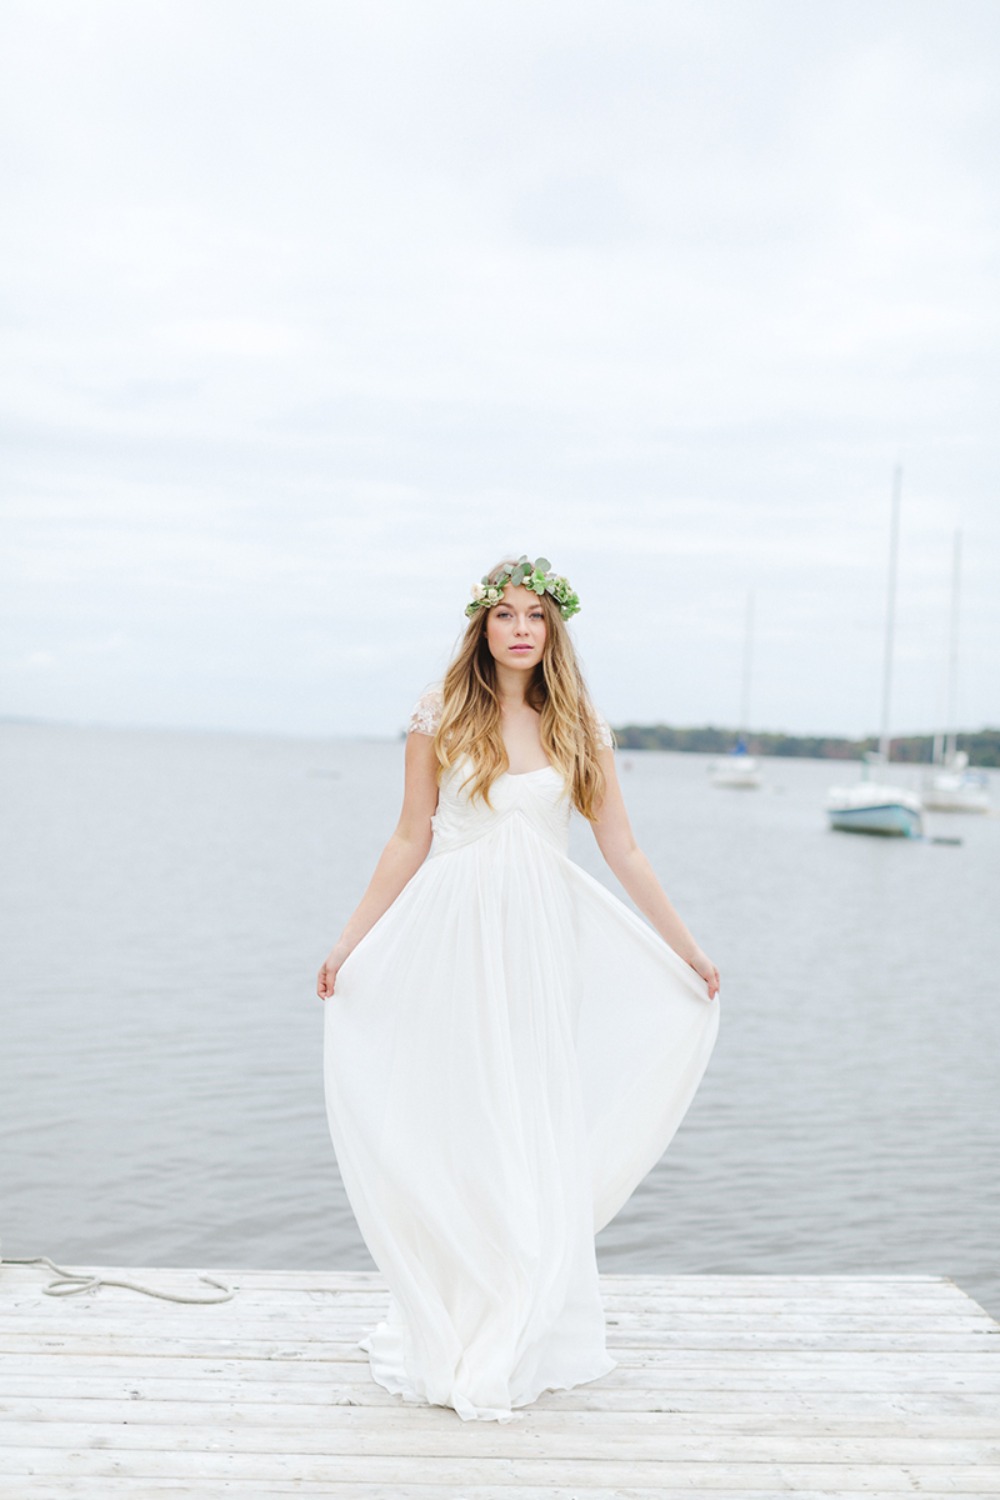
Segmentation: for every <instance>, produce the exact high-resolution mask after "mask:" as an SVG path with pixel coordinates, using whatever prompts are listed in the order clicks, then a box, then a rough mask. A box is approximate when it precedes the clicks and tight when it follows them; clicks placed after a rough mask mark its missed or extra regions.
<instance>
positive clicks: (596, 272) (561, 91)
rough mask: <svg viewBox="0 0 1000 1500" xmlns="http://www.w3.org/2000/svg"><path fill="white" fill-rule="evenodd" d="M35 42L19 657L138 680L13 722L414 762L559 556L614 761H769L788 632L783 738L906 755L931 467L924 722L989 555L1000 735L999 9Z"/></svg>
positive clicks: (12, 105) (18, 547)
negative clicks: (645, 727)
mask: <svg viewBox="0 0 1000 1500" xmlns="http://www.w3.org/2000/svg"><path fill="white" fill-rule="evenodd" d="M5 26H6V38H5V46H4V48H3V57H2V60H0V99H2V101H3V102H2V105H0V109H2V117H3V130H4V135H5V141H6V145H5V149H4V152H3V160H4V162H5V168H4V170H5V173H6V180H5V182H4V184H3V187H4V195H5V203H6V205H7V222H8V228H7V232H6V234H5V239H4V245H3V248H2V251H0V256H2V259H0V271H2V274H3V277H4V284H5V286H6V287H7V288H8V289H9V297H8V301H7V303H6V305H5V308H4V309H3V310H0V333H2V336H3V350H4V352H3V355H2V357H0V414H2V419H3V422H4V429H5V444H4V452H5V455H6V456H5V460H4V462H5V470H6V473H5V486H4V488H5V494H6V495H7V496H8V510H7V520H6V522H5V530H6V537H7V541H8V562H7V564H6V567H7V570H8V575H9V583H8V585H7V587H6V590H5V601H6V602H5V603H4V604H3V605H2V609H3V625H4V628H5V631H6V634H7V639H8V642H9V652H10V655H9V656H8V657H7V658H6V660H7V661H8V662H9V663H14V662H22V663H23V662H25V661H27V660H29V659H30V658H31V657H32V655H38V656H39V657H40V658H44V657H45V656H47V655H48V656H51V658H52V659H53V661H56V662H64V661H66V660H68V659H69V658H68V657H67V654H66V652H67V645H68V643H71V642H73V641H78V640H85V639H86V640H101V639H107V638H108V632H109V631H112V630H114V629H119V628H120V629H121V630H122V632H123V634H124V635H125V636H126V637H127V640H128V642H129V650H128V651H122V652H121V653H119V655H118V656H117V657H116V655H115V653H107V654H106V655H105V657H104V658H101V659H100V660H99V659H98V657H97V656H96V655H92V656H91V657H90V658H89V659H87V660H86V661H84V659H83V658H82V657H77V658H75V665H74V669H73V671H71V672H69V671H68V672H66V673H65V674H64V675H62V676H61V675H60V674H59V673H58V672H55V671H47V672H46V673H38V674H36V678H35V681H34V686H32V687H29V686H28V681H29V674H25V673H24V672H23V671H17V670H15V668H14V667H13V665H11V666H9V667H8V668H6V669H4V675H3V676H0V683H3V684H4V685H5V687H6V691H7V697H8V701H9V703H10V705H11V710H12V711H16V712H31V713H38V714H42V715H51V716H59V715H77V716H84V717H93V718H101V717H104V716H111V717H123V718H124V719H125V720H128V719H129V717H130V716H131V717H133V718H135V717H138V718H139V719H142V720H145V721H150V722H171V723H192V722H200V721H202V718H203V716H204V715H208V716H209V718H208V720H207V721H206V722H208V721H210V722H212V723H220V724H224V725H232V726H244V727H268V726H270V725H272V724H278V723H280V724H281V725H283V726H285V727H289V728H294V729H298V730H301V731H304V732H309V731H315V732H319V731H321V730H323V729H324V728H337V729H342V730H344V732H347V731H356V732H364V731H369V730H378V731H382V732H392V731H393V730H394V728H395V727H396V726H397V725H398V723H399V722H401V718H402V716H403V714H404V708H405V706H406V705H408V703H409V701H410V699H411V697H412V696H414V693H413V688H414V686H416V688H417V689H419V688H420V687H421V686H422V685H423V684H424V682H425V681H426V680H427V679H428V678H430V677H431V676H432V675H433V673H434V672H435V671H436V670H438V668H439V666H440V664H441V663H442V661H443V660H444V659H445V658H446V656H447V652H448V650H449V649H450V647H451V645H452V643H453V641H454V639H455V637H456V635H457V634H458V632H459V631H460V629H461V627H462V613H461V611H462V608H463V607H464V602H465V599H466V597H467V593H468V586H469V584H470V583H471V582H472V580H473V579H474V578H476V577H478V576H480V575H481V573H482V572H483V571H484V569H485V568H486V567H487V566H489V565H490V563H491V562H492V561H494V560H495V559H496V557H497V556H498V555H499V554H500V553H501V552H502V551H503V550H504V549H505V548H506V547H514V548H516V549H517V550H518V551H520V550H526V551H529V552H537V551H544V552H545V553H546V555H547V556H550V557H552V559H553V561H554V562H555V564H556V566H557V567H558V568H559V570H560V571H563V572H566V573H567V574H568V575H569V576H570V577H571V578H572V579H573V581H574V584H575V585H576V587H577V588H578V590H579V592H580V593H581V597H582V598H583V600H584V611H583V613H582V614H581V615H580V617H579V618H578V620H577V621H575V622H574V626H575V633H576V635H577V638H578V640H579V642H580V648H581V651H582V652H583V654H584V656H585V659H586V662H587V666H588V670H589V671H590V673H591V675H592V677H593V679H594V687H595V692H596V694H597V696H598V697H599V698H600V699H601V700H602V701H603V703H604V706H605V708H606V710H607V711H608V712H609V714H610V715H611V716H612V717H619V718H621V717H629V718H643V717H650V718H653V717H656V718H665V719H670V720H673V721H678V722H692V721H694V720H699V719H713V718H714V719H720V718H725V717H727V716H729V717H731V712H732V700H733V692H732V682H733V680H734V674H738V670H739V668H738V663H739V660H740V653H741V633H742V620H743V614H744V608H745V599H746V593H747V590H748V589H749V588H751V587H753V588H754V590H755V594H756V598H757V618H758V642H757V650H756V653H755V685H754V710H755V715H760V716H761V719H760V721H761V722H766V723H768V724H770V725H772V726H773V727H788V728H795V729H803V730H808V729H817V730H844V731H847V732H860V731H863V730H866V729H868V728H870V727H871V726H872V724H873V721H874V719H875V716H876V714H877V708H878V675H879V670H880V665H879V664H880V651H881V624H880V621H881V612H882V605H883V599H884V572H885V553H886V548H887V536H888V500H889V486H890V479H891V471H892V466H893V464H894V463H895V462H896V461H897V459H898V458H900V457H901V458H902V460H903V463H904V469H905V475H904V520H903V552H902V567H901V582H900V600H899V604H900V621H899V631H898V643H899V660H900V671H899V687H898V703H899V707H898V712H899V715H900V723H901V725H906V726H909V727H924V726H926V725H928V724H929V723H930V722H931V720H932V718H933V716H934V714H935V712H936V711H937V710H936V708H935V706H934V704H933V703H932V701H931V700H932V697H933V696H934V695H936V693H937V687H936V684H937V681H938V679H939V675H940V674H939V669H938V663H939V658H940V655H941V652H942V651H943V649H944V648H943V640H944V632H945V628H946V626H945V622H946V617H947V591H948V571H949V562H948V559H949V557H950V545H951V534H952V531H953V529H954V528H955V527H956V526H959V525H961V526H962V527H963V528H964V531H965V535H966V543H967V547H966V555H967V565H966V569H965V578H964V588H963V621H964V622H965V624H964V627H963V658H962V681H963V694H962V703H963V712H964V714H965V715H966V717H967V718H968V720H969V721H970V722H981V721H985V720H990V719H992V720H993V721H994V722H997V721H1000V698H998V693H1000V688H998V686H997V684H998V683H1000V670H998V666H1000V663H998V662H997V648H996V645H995V642H996V641H997V640H998V639H1000V632H998V628H997V627H998V626H1000V620H998V606H997V604H996V602H995V601H996V599H997V589H996V575H997V563H998V558H1000V522H998V520H997V518H996V507H995V482H996V472H997V456H998V455H997V442H996V438H995V435H994V430H995V411H996V406H997V347H998V341H997V299H996V295H995V290H994V285H993V275H994V272H993V266H994V265H995V262H996V253H997V228H998V223H997V221H998V210H997V204H998V202H1000V182H998V176H1000V169H998V167H997V162H996V154H995V153H994V152H992V151H990V150H989V149H987V144H986V143H987V142H989V141H990V140H991V139H993V138H995V134H996V126H997V114H998V110H1000V101H998V96H997V93H996V89H995V74H994V67H993V63H992V57H993V56H994V53H995V47H996V43H997V40H998V32H1000V17H998V15H997V12H996V9H995V7H993V6H992V5H990V4H979V3H975V0H972V3H967V4H965V5H963V7H962V8H961V9H956V8H954V7H950V6H947V5H944V4H936V3H928V4H919V5H915V4H912V3H910V0H905V3H904V0H899V3H883V4H881V5H879V6H877V7H872V6H870V5H868V4H861V3H854V0H844V3H842V4H840V5H838V6H837V7H836V8H824V7H819V6H802V5H799V4H797V3H792V0H754V3H752V4H746V3H735V0H709V3H704V0H698V3H693V0H692V3H675V4H672V5H670V6H669V7H658V6H649V5H646V4H642V3H639V0H627V3H625V4H623V5H621V6H617V7H614V8H613V9H612V8H611V7H608V6H606V5H598V4H596V3H589V0H585V3H583V4H579V5H575V6H573V7H572V8H570V7H568V6H564V5H561V4H554V5H551V6H545V7H537V6H532V5H528V4H527V3H525V0H511V3H505V4H504V5H502V6H501V5H499V4H494V3H486V4H483V5H478V6H465V5H460V4H457V3H444V0H440V3H435V0H430V3H428V4H426V5H421V6H420V7H414V6H411V5H409V4H403V3H395V4H388V3H382V0H376V3H374V4H372V3H365V4H361V3H346V4H342V5H338V6H337V7H335V8H331V7H328V6H326V5H323V4H318V3H316V4H310V3H302V0H290V3H289V4H287V5H285V6H282V7H280V8H279V7H260V6H247V5H244V4H238V5H237V4H235V3H224V0H209V3H198V4H194V3H190V0H178V3H176V4H172V5H171V6H169V7H135V6H132V5H129V4H124V3H117V0H95V3H94V4H92V5H89V6H87V7H85V8H67V7H65V6H62V5H57V4H54V3H53V4H50V3H47V0H37V3H32V4H30V5H29V4H21V5H13V6H10V7H8V11H7V19H6V23H5ZM206 642H210V644H211V649H205V646H206ZM665 661H667V662H669V670H668V671H666V670H664V669H662V668H661V663H663V662H665ZM320 679H321V680H322V682H323V687H324V691H323V692H322V693H319V692H315V691H312V690H311V689H312V687H313V686H314V684H315V681H317V680H320ZM931 681H933V683H934V684H935V687H934V694H932V693H931V691H930V688H929V687H928V684H929V682H931ZM331 704H336V709H335V710H334V709H332V708H331ZM401 704H402V705H403V708H401V707H400V705H401Z"/></svg>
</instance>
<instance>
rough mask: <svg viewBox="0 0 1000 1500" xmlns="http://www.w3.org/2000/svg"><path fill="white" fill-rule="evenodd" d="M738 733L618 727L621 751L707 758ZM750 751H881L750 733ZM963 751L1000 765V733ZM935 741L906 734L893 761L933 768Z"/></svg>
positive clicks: (976, 762) (971, 741) (967, 743)
mask: <svg viewBox="0 0 1000 1500" xmlns="http://www.w3.org/2000/svg"><path fill="white" fill-rule="evenodd" d="M737 737H738V736H737V733H736V731H735V730H733V729H716V728H715V727H714V726H713V725H711V724H708V725H705V726H704V727H703V728H701V729H675V728H674V727H673V726H672V725H670V724H621V725H618V726H617V727H616V728H615V739H616V740H617V743H618V746H619V748H620V749H622V750H690V751H696V752H701V753H702V754H708V755H725V754H726V753H727V752H728V751H730V750H732V748H733V746H734V745H735V744H736V740H737ZM745 740H746V747H747V749H748V750H749V752H750V754H751V755H785V756H790V757H791V756H806V757H809V758H812V759H815V760H860V759H861V756H862V755H863V754H864V752H865V751H866V750H877V749H878V739H877V738H876V737H875V736H873V735H870V736H869V737H868V738H867V739H863V740H846V739H838V738H837V737H836V736H834V735H813V734H763V733H762V734H748V735H746V736H745ZM958 743H959V748H960V749H962V750H964V751H966V753H967V754H968V757H969V761H970V763H971V764H972V765H973V766H1000V729H979V730H976V731H974V732H972V733H969V734H961V735H959V737H958ZM933 746H934V737H933V735H930V734H911V735H902V736H900V738H899V739H894V740H893V742H892V758H893V760H898V761H909V762H912V763H913V764H917V765H919V764H920V763H926V764H928V765H929V764H930V760H931V756H932V753H933Z"/></svg>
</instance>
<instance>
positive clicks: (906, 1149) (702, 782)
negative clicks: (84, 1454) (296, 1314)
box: [0, 725, 1000, 1316]
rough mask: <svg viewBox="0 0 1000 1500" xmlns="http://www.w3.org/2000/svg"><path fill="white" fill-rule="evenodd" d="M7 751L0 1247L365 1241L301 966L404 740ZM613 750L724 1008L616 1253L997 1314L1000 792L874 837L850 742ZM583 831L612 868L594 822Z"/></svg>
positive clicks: (43, 1249)
mask: <svg viewBox="0 0 1000 1500" xmlns="http://www.w3.org/2000/svg"><path fill="white" fill-rule="evenodd" d="M0 747H2V752H3V763H4V775H3V785H4V789H5V793H6V801H7V804H8V805H7V809H6V812H5V817H4V826H5V832H4V838H3V847H2V852H0V859H2V870H0V882H2V889H0V896H2V909H3V923H4V927H5V933H4V944H3V989H2V1004H3V1047H2V1056H0V1088H2V1099H3V1111H2V1126H0V1128H2V1164H0V1238H2V1248H3V1253H4V1254H6V1255H8V1256H27V1255H36V1254H46V1255H49V1256H51V1257H52V1258H53V1259H55V1260H57V1261H59V1262H60V1263H62V1264H68V1263H73V1262H76V1263H95V1262H97V1263H111V1264H118V1265H123V1264H129V1265H143V1266H156V1265H190V1266H197V1267H199V1268H207V1267H212V1266H218V1267H227V1266H228V1267H238V1266H242V1267H247V1266H259V1267H265V1266H266V1267H310V1268H311V1267H319V1266H330V1267H335V1268H338V1269H351V1268H363V1267H366V1266H370V1264H371V1263H370V1261H369V1258H368V1255H367V1251H366V1250H365V1247H364V1244H363V1242H362V1241H361V1239H360V1237H359V1234H358V1231H357V1229H356V1227H355V1225H354V1221H353V1219H352V1216H351V1213H350V1210H349V1208H348V1206H347V1203H346V1200H345V1198H344V1195H343V1190H342V1188H341V1185H340V1181H339V1177H338V1174H337V1170H336V1164H335V1160H334V1157H333V1152H332V1147H331V1145H330V1140H329V1136H328V1134H327V1126H326V1117H325V1113H324V1107H323V1090H322V1067H321V1061H322V1057H321V1044H322V1005H321V1002H320V1001H319V1000H317V998H316V996H315V992H314V984H315V972H316V969H317V968H318V966H319V964H320V962H321V960H322V958H323V956H324V955H325V953H326V951H327V949H328V948H329V946H330V944H331V942H332V941H333V939H334V938H335V937H336V935H337V934H338V932H339V931H340V928H341V926H342V925H343V922H344V920H345V918H346V917H347V916H348V915H349V913H350V911H351V910H352V909H353V907H354V906H355V905H356V903H357V901H358V899H359V898H360V896H361V893H362V891H363V889H364V887H365V885H366V884H367V881H368V879H369V877H370V874H371V871H372V868H373V866H374V863H375V860H376V859H377V857H378V854H379V851H380V849H381V847H382V845H383V843H384V841H385V839H386V838H387V837H388V835H389V833H390V832H391V830H392V828H393V826H394V824H395V820H396V815H397V812H398V806H399V798H400V795H401V790H402V745H401V743H400V742H385V741H373V742H371V743H360V742H353V741H352V742H347V741H334V740H325V741H324V740H283V739H279V738H267V737H263V736H261V737H254V736H240V735H211V734H179V733H177V734H175V733H161V732H142V731H135V732H132V731H103V730H87V729H71V728H42V727H34V726H32V727H27V726H14V725H8V726H4V727H3V728H2V730H0ZM618 759H619V766H620V774H621V779H622V784H623V786H624V788H625V795H626V799H627V802H628V806H629V810H630V814H631V818H632V823H633V826H634V828H635V831H636V834H637V837H638V839H639V842H640V843H641V845H642V847H643V848H644V850H645V851H646V853H647V854H648V855H649V857H650V859H651V860H652V862H653V865H654V867H655V868H656V870H657V872H658V874H659V875H660V877H661V879H662V881H663V883H664V885H665V887H666V889H667V891H668V893H669V894H670V895H671V897H672V898H673V900H674V901H675V903H676V905H677V906H678V907H679V908H680V910H681V912H682V915H683V916H684V917H685V919H686V920H687V922H688V924H689V925H690V926H691V927H692V928H693V929H694V931H695V932H696V934H697V935H698V937H699V938H700V940H701V942H702V943H703V945H704V946H705V947H706V948H707V949H708V951H709V952H711V953H712V955H713V957H714V958H715V959H716V961H717V962H718V964H719V966H720V968H721V969H722V972H723V992H722V1027H721V1032H720V1038H719V1042H718V1045H717V1047H716V1051H715V1054H714V1056H713V1059H712V1062H711V1064H710V1066H709V1071H708V1073H707V1075H706V1077H705V1081H704V1083H703V1085H702V1088H701V1090H700V1092H699V1094H698V1096H697V1098H696V1100H695V1102H694V1104H693V1106H692V1108H691V1111H690V1113H689V1114H688V1116H687V1118H686V1120H685V1122H684V1124H683V1125H682V1127H681V1129H680V1131H679V1133H678V1135H677V1136H676V1138H675V1140H674V1142H673V1144H672V1145H671V1147H670V1149H669V1151H668V1152H667V1154H666V1156H665V1157H664V1158H663V1160H662V1161H661V1162H660V1164H659V1166H658V1167H657V1168H656V1169H655V1170H654V1171H653V1172H652V1173H651V1174H650V1176H649V1177H648V1178H647V1179H646V1181H645V1182H644V1183H643V1185H642V1186H641V1187H640V1189H639V1190H638V1191H637V1192H636V1194H635V1195H634V1197H633V1198H632V1200H631V1201H630V1203H629V1204H628V1205H627V1206H626V1208H625V1209H624V1210H623V1211H622V1213H621V1214H620V1215H619V1217H618V1218H617V1219H616V1220H615V1221H614V1222H613V1223H612V1224H611V1225H610V1226H609V1227H608V1228H607V1229H606V1230H605V1231H604V1232H603V1233H602V1235H601V1236H600V1238H599V1241H598V1247H599V1253H600V1257H601V1263H602V1267H603V1268H604V1269H605V1270H613V1269H614V1270H617V1269H634V1270H655V1271H681V1272H683V1271H708V1272H712V1271H728V1272H739V1271H748V1272H770V1271H773V1272H815V1273H820V1274H822V1273H837V1272H839V1273H844V1272H847V1273H864V1272H875V1273H892V1272H910V1273H912V1272H917V1273H930V1274H934V1275H945V1276H950V1277H952V1278H953V1279H954V1280H955V1281H957V1282H958V1284H959V1285H960V1286H962V1287H963V1288H965V1289H966V1290H967V1291H969V1292H970V1293H971V1294H972V1295H973V1296H975V1297H976V1298H978V1299H979V1301H981V1302H982V1303H983V1305H984V1306H986V1307H988V1308H989V1309H990V1311H991V1312H992V1313H993V1314H994V1315H995V1316H997V1315H1000V1264H998V1262H1000V1250H998V1247H1000V1193H998V1191H997V1162H998V1159H1000V1157H998V1147H1000V1102H998V1101H1000V1088H998V1065H997V1059H998V1058H1000V993H998V985H997V974H998V971H1000V923H998V922H997V919H996V909H997V890H998V877H1000V818H995V817H992V818H971V817H968V818H950V819H949V818H946V817H945V816H943V815H938V816H937V817H936V818H935V819H933V820H932V821H931V823H930V827H929V832H930V834H931V835H932V836H933V835H940V836H947V837H949V838H952V837H955V836H958V837H960V838H961V840H962V843H961V845H960V846H959V847H955V846H953V845H941V844H934V843H930V842H928V843H924V844H907V843H903V842H897V841H885V842H883V841H880V840H876V839H866V838H858V837H852V836H849V835H844V834H836V833H830V832H828V831H827V830H826V828H825V825H824V819H823V816H822V811H821V809H822V799H823V794H824V791H825V788H826V786H827V785H828V783H829V782H830V781H831V780H834V779H836V780H842V779H843V774H844V768H843V767H838V768H834V767H832V766H831V765H829V764H824V763H820V762H809V761H775V762H770V763H765V764H766V767H767V779H768V785H767V787H766V788H765V789H764V790H762V791H760V792H757V793H747V792H733V791H729V792H726V791H721V790H716V789H713V788H712V787H711V786H710V784H709V782H708V778H707V776H706V761H705V760H704V759H703V758H702V757H700V756H682V755H671V754H655V753H651V752H650V753H631V752H619V757H618ZM850 774H851V775H853V774H854V772H853V770H852V771H851V773H850ZM994 795H996V792H994ZM572 853H573V856H574V858H577V859H578V860H579V861H580V862H581V863H582V864H584V865H585V866H586V867H587V868H588V869H589V870H591V872H592V873H593V874H595V875H597V876H598V878H600V879H603V880H604V881H605V883H606V884H608V885H609V886H610V888H611V889H613V890H616V891H617V892H618V894H621V892H620V888H618V887H617V886H616V883H615V881H614V878H613V877H612V876H611V874H610V872H609V871H608V870H607V869H606V867H605V866H603V864H602V862H601V859H600V856H599V854H598V851H597V848H596V845H595V844H594V841H593V838H592V836H591V833H590V830H589V828H588V827H587V826H586V824H585V823H583V822H582V820H577V821H576V826H575V828H574V836H573V844H572ZM613 1003H614V1002H613V997H609V1004H613Z"/></svg>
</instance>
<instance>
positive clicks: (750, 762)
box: [712, 739, 760, 791]
mask: <svg viewBox="0 0 1000 1500" xmlns="http://www.w3.org/2000/svg"><path fill="white" fill-rule="evenodd" d="M712 785H713V786H727V787H734V788H735V789H736V790H737V791H755V790H756V788H757V787H759V786H760V766H759V765H758V763H757V760H756V758H755V757H754V756H753V755H751V754H750V753H749V752H748V750H747V747H746V744H745V742H744V741H743V740H742V739H741V740H740V742H739V744H738V745H737V746H736V749H735V750H733V751H732V752H731V753H730V754H729V755H727V756H726V758H725V760H717V761H715V763H714V764H713V766H712Z"/></svg>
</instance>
